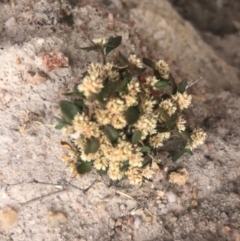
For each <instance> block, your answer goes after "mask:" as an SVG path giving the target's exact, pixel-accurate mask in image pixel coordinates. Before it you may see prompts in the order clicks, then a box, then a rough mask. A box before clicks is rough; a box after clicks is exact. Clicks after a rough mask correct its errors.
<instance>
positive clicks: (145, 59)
mask: <svg viewBox="0 0 240 241" xmlns="http://www.w3.org/2000/svg"><path fill="white" fill-rule="evenodd" d="M142 61H143V63H144V64H145V65H147V66H148V67H150V68H152V69H155V63H154V62H153V61H152V60H150V59H147V58H143V59H142Z"/></svg>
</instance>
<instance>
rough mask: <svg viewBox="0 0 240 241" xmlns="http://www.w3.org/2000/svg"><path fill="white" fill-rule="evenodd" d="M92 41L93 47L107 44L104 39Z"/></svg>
mask: <svg viewBox="0 0 240 241" xmlns="http://www.w3.org/2000/svg"><path fill="white" fill-rule="evenodd" d="M92 41H93V43H94V44H95V45H100V46H103V45H104V44H106V43H107V41H106V39H105V38H95V39H93V40H92Z"/></svg>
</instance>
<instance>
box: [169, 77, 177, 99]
mask: <svg viewBox="0 0 240 241" xmlns="http://www.w3.org/2000/svg"><path fill="white" fill-rule="evenodd" d="M169 80H170V83H171V86H172V94H173V95H175V94H176V93H177V84H176V82H175V79H174V78H173V75H172V74H171V73H170V75H169Z"/></svg>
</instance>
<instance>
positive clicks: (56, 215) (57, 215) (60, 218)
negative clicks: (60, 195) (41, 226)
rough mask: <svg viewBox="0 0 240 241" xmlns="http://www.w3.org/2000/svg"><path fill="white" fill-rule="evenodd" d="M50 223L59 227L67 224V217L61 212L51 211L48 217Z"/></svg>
mask: <svg viewBox="0 0 240 241" xmlns="http://www.w3.org/2000/svg"><path fill="white" fill-rule="evenodd" d="M47 218H48V222H49V224H50V225H52V226H58V225H60V224H62V223H66V222H67V217H66V215H65V214H64V213H62V212H59V211H50V212H48V215H47Z"/></svg>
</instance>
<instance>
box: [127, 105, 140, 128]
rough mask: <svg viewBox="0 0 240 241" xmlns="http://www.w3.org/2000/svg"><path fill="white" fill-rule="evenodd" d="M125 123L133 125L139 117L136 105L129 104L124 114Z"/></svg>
mask: <svg viewBox="0 0 240 241" xmlns="http://www.w3.org/2000/svg"><path fill="white" fill-rule="evenodd" d="M125 117H126V120H127V123H128V124H129V125H133V124H134V123H136V122H137V121H138V119H139V117H140V111H139V109H138V108H137V107H136V106H130V107H129V108H128V109H127V111H126V114H125Z"/></svg>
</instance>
